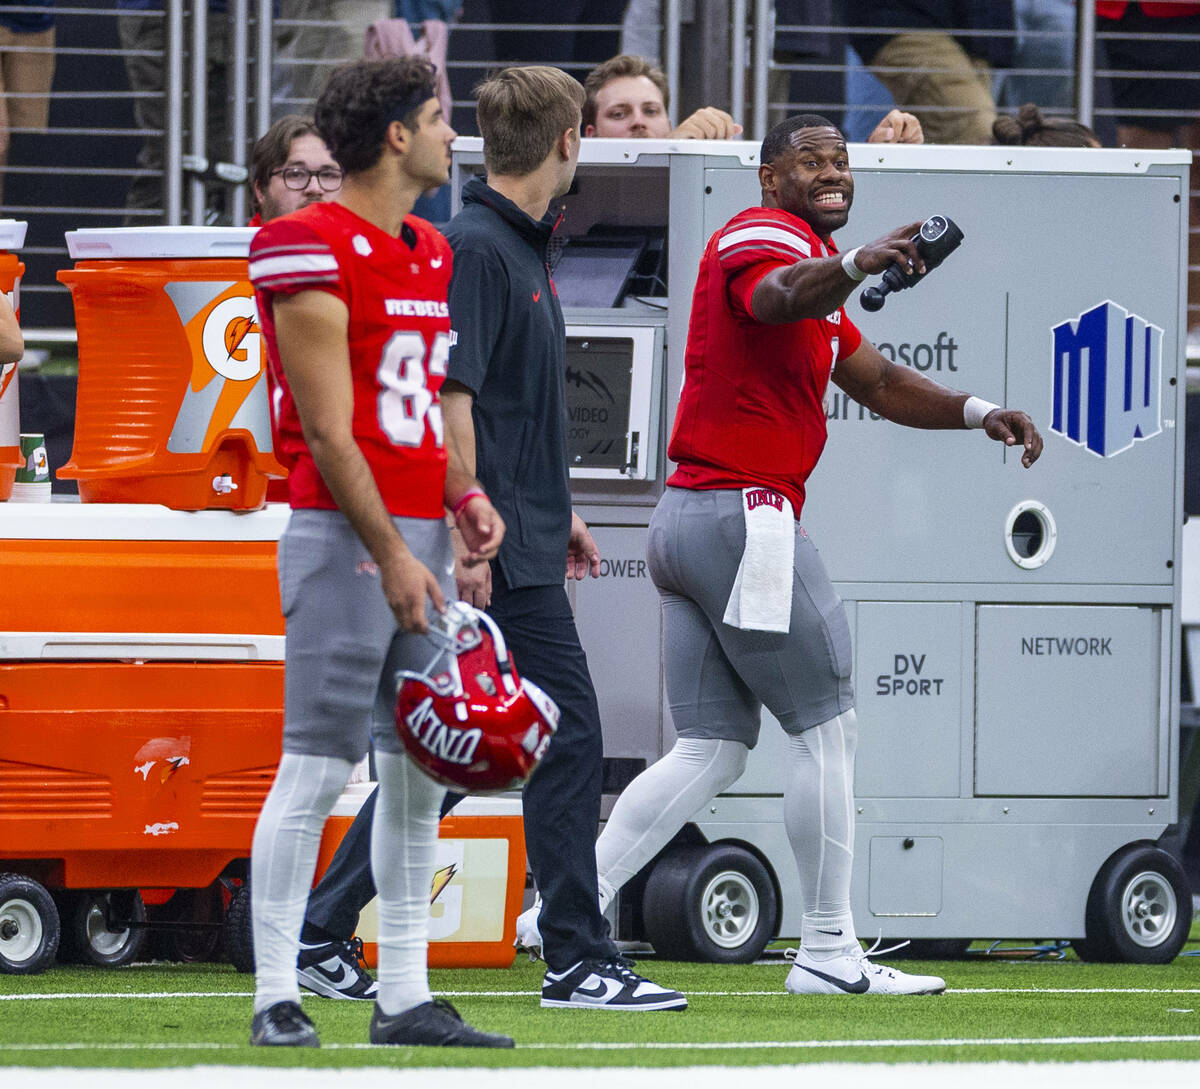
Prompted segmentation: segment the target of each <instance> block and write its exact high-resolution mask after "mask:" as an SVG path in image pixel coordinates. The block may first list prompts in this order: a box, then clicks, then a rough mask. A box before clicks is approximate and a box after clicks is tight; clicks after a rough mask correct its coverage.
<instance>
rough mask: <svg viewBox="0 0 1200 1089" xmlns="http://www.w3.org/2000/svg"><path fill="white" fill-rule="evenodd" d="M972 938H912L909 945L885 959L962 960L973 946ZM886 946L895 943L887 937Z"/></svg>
mask: <svg viewBox="0 0 1200 1089" xmlns="http://www.w3.org/2000/svg"><path fill="white" fill-rule="evenodd" d="M971 941H972V939H971V938H910V939H909V941H908V945H905V946H902V947H901V948H900V949H896V950H893V951H892V952H889V953H888V954H887V955H886V956H885V958H884V959H885V960H960V959H961V958H962V957H963V955H964V954H965V953H966V951H967V950H968V949H969V948H970V947H971ZM883 944H884V946H888V945H892V944H893V943H892V942H890V941H888V940H887V939H886V938H885V939H884V940H883Z"/></svg>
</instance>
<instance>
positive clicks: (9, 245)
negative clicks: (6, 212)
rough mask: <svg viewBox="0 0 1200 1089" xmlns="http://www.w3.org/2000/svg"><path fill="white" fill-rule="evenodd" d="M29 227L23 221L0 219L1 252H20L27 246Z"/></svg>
mask: <svg viewBox="0 0 1200 1089" xmlns="http://www.w3.org/2000/svg"><path fill="white" fill-rule="evenodd" d="M28 226H29V224H28V223H26V222H25V220H23V219H0V250H19V249H20V248H21V247H22V246H23V245H25V228H26V227H28Z"/></svg>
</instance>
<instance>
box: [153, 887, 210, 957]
mask: <svg viewBox="0 0 1200 1089" xmlns="http://www.w3.org/2000/svg"><path fill="white" fill-rule="evenodd" d="M224 910H225V909H224V905H223V904H222V902H221V886H220V884H216V883H214V884H212V885H209V886H208V887H207V888H203V889H176V890H175V894H174V895H173V896H172V897H171V899H170V900H168V901H167V902H166V903H165V904H163V905H162V907H161V908H159V909H157V910H156V911H155V910H152V911H151V913H150V915H151V918H150V949H151V951H152V953H153V955H154V957H155V958H156V959H160V960H171V961H182V962H184V963H188V962H191V961H213V960H216V959H217V951H218V949H219V948H220V946H221V929H222V916H223V915H224ZM158 923H165V924H169V925H166V926H158V925H157V924H158Z"/></svg>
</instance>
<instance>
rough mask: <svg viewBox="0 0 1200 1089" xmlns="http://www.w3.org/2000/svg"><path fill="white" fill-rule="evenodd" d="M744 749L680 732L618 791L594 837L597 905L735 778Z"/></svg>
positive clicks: (741, 765) (605, 901) (738, 744)
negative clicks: (667, 748) (663, 752)
mask: <svg viewBox="0 0 1200 1089" xmlns="http://www.w3.org/2000/svg"><path fill="white" fill-rule="evenodd" d="M749 752H750V750H749V749H747V748H746V746H745V745H743V744H742V743H741V742H740V741H717V740H708V739H700V738H685V737H681V738H679V740H678V741H676V742H675V747H674V748H673V749H672V750H671V751H670V752H669V753H667V755H666V756H664V757H663V758H662V759H661V760H659V761H658V763H656V764H652V765H651V766H650V767H648V768H647V769H646V770H645V771H644V772H642V774H641V775H639V776H638V777H637V778H636V779H634V781H633V782H632V783H630V784H629V786H627V787H626V788H625V789H624V790H623V791H622V792H621V796H620V797H619V798H618V799H617V804H616V806H615V807H614V808H613V811H612V815H611V816H610V817H609V818H608V822H607V823H606V824H605V826H604V831H603V833H601V835H600V838H599V839H598V840H597V841H596V868H597V871H598V873H599V876H600V891H601V903H600V907H601V910H603V909H604V908H605V907H607V906H608V901H609V900H611V899H612V897H613V896H614V895H615V893H616V891H617V890H618V889H619V888H620V887H621V886H622V885H623V884H625V882H626V881H628V880H629V879H630V878H631V877H632V876H633V875H634V874H635V873H637V872H638V870H640V869H641V868H642V867H643V866H644V865H646V863H647V862H649V861H650V859H652V858H653V857H654V856H655V855H656V854H658V852H659V851H661V850H662V849H663V847H665V846H666V845H667V843H668V842H669V841H670V839H671V837H672V836H673V835H675V833H676V832H678V831H679V829H680V828H682V827H683V825H684V824H685V823H686V822H687V821H688V820H689V819H690V818H691V817H692V816H693V815H695V814H696V813H697V812H698V811H699V810H700V809H701V808H702V807H703V806H704V805H706V804H707V803H708V802H710V801H712V799H713V798H715V797H716V796H717V795H718V794H720V793H721V791H722V790H725V789H727V788H728V787H730V786H731V785H732V784H733V783H735V782H736V781H737V780H738V778H739V777H740V776H741V774H742V772H743V771H744V770H745V768H746V756H747V755H748V754H749ZM606 893H607V898H606V897H605V894H606Z"/></svg>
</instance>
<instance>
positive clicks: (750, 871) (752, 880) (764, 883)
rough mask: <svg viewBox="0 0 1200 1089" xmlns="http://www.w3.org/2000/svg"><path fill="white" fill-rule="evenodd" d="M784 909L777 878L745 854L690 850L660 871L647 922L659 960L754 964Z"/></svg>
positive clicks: (651, 889)
mask: <svg viewBox="0 0 1200 1089" xmlns="http://www.w3.org/2000/svg"><path fill="white" fill-rule="evenodd" d="M778 903H779V900H778V897H777V896H776V893H775V885H774V882H772V880H771V875H770V874H769V873H768V872H767V869H766V867H765V866H764V865H763V864H762V863H761V862H760V861H759V860H758V858H756V857H755V856H754V855H752V854H751V853H750V852H749V851H747V850H745V849H744V848H742V847H734V846H732V845H730V844H722V845H717V846H701V847H684V848H682V849H681V850H678V851H674V852H672V853H671V854H669V855H667V856H666V857H665V858H663V859H661V860H660V861H659V863H658V865H656V866H655V867H654V869H653V871H652V872H651V874H650V877H649V880H647V882H646V892H645V895H644V896H643V900H642V917H643V919H644V921H645V928H646V937H647V938H648V939H649V941H650V944H651V945H653V946H654V951H655V952H656V953H657V954H658V955H659V956H662V957H668V958H672V959H675V960H702V961H711V962H714V963H717V964H748V963H749V962H750V961H752V960H755V959H756V958H757V957H758V955H759V954H760V953H761V952H762V951H763V948H764V947H765V946H766V944H767V942H769V941H770V940H771V937H772V936H773V935H774V933H775V924H776V916H777V914H778Z"/></svg>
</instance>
